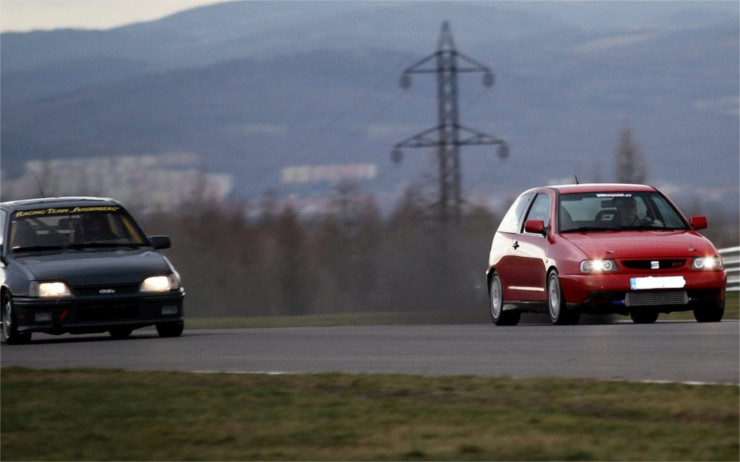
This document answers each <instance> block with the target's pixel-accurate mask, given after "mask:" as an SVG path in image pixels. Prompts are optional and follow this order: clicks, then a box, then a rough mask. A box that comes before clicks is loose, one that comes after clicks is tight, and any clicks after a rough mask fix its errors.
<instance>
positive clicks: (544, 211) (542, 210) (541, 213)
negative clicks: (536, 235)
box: [527, 194, 550, 227]
mask: <svg viewBox="0 0 740 462" xmlns="http://www.w3.org/2000/svg"><path fill="white" fill-rule="evenodd" d="M527 220H542V221H544V222H545V227H548V226H550V196H549V195H547V194H537V197H535V199H534V202H533V203H532V208H530V209H529V213H528V214H527Z"/></svg>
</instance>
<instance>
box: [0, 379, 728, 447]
mask: <svg viewBox="0 0 740 462" xmlns="http://www.w3.org/2000/svg"><path fill="white" fill-rule="evenodd" d="M1 373H2V376H1V379H2V416H1V417H2V424H1V425H2V426H1V429H2V457H3V460H184V459H187V460H734V461H736V460H738V459H739V458H740V447H739V444H738V441H739V439H738V437H739V435H738V423H739V422H738V409H739V407H740V406H739V405H740V403H739V398H738V387H737V386H731V385H706V386H690V385H681V384H641V383H626V382H599V381H590V380H565V379H498V378H482V377H426V378H425V377H415V376H403V375H389V376H373V375H346V374H311V375H280V376H272V375H251V374H247V375H238V374H191V373H180V372H124V371H113V370H64V371H38V370H29V369H22V368H17V367H11V368H4V369H2V371H1Z"/></svg>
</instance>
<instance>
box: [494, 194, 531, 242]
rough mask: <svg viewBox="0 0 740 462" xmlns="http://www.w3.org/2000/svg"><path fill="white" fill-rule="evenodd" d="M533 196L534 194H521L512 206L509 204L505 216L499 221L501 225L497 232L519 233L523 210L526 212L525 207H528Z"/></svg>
mask: <svg viewBox="0 0 740 462" xmlns="http://www.w3.org/2000/svg"><path fill="white" fill-rule="evenodd" d="M533 194H534V193H529V194H522V195H521V196H519V197H518V198H517V199H516V200H515V201H514V203H513V204H511V207H509V211H508V212H506V215H504V218H503V219H502V220H501V224H500V225H499V227H498V231H499V232H503V233H518V232H519V225H520V224H521V223H522V215H524V212H525V210H527V206H528V205H529V202H530V200H531V199H532V196H533Z"/></svg>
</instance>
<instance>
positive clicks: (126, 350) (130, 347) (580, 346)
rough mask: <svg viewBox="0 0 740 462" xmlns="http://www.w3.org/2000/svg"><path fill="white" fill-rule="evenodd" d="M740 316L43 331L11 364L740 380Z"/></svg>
mask: <svg viewBox="0 0 740 462" xmlns="http://www.w3.org/2000/svg"><path fill="white" fill-rule="evenodd" d="M739 339H740V323H738V321H736V320H730V321H723V322H721V323H708V324H699V323H695V322H691V321H686V322H683V321H682V322H660V321H659V322H657V323H655V324H650V325H635V324H632V323H630V322H620V323H614V324H603V325H577V326H552V325H519V326H515V327H495V326H493V325H486V324H480V325H423V326H356V327H310V328H273V329H226V330H186V331H185V333H184V334H183V336H182V337H179V338H159V337H157V334H156V332H155V331H154V330H152V329H147V330H138V331H134V333H133V335H132V337H131V338H129V339H126V340H113V339H111V338H110V337H108V336H107V335H93V336H71V335H64V336H60V337H54V336H47V335H42V334H34V336H33V342H32V343H31V344H28V345H17V346H16V345H5V344H3V345H2V347H0V358H1V364H2V366H3V367H8V366H12V365H18V366H25V367H31V368H79V367H93V368H120V369H131V370H179V371H197V372H211V371H223V372H260V373H311V372H345V373H394V374H395V373H400V374H416V375H483V376H497V377H586V378H595V379H605V380H634V381H672V382H674V381H675V382H702V383H732V384H737V383H739V382H740V380H739V377H740V370H739V369H740V344H739Z"/></svg>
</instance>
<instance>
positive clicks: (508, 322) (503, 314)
mask: <svg viewBox="0 0 740 462" xmlns="http://www.w3.org/2000/svg"><path fill="white" fill-rule="evenodd" d="M489 295H490V299H491V320H492V321H493V323H494V324H496V325H497V326H515V325H517V324H519V318H520V317H521V315H522V314H521V313H520V312H519V311H504V291H503V289H502V286H501V278H500V277H499V276H498V273H493V277H492V278H491V284H490V285H489Z"/></svg>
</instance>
